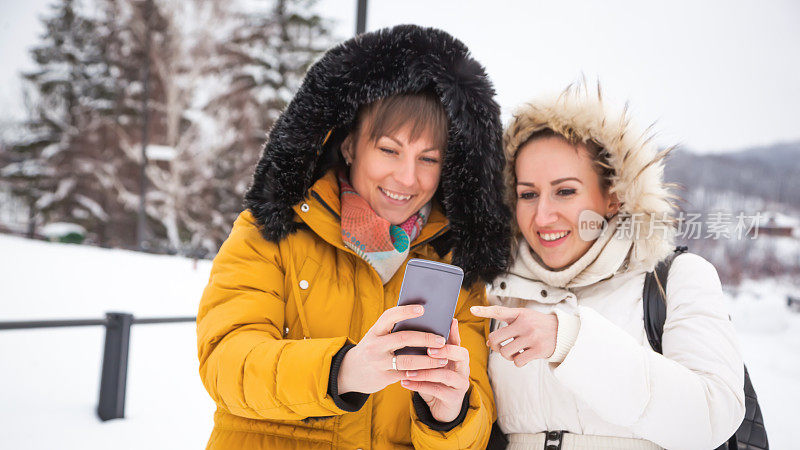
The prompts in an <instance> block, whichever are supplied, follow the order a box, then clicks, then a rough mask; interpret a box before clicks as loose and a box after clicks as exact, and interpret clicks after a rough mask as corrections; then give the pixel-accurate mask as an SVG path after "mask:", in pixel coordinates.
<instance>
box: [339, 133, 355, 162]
mask: <svg viewBox="0 0 800 450" xmlns="http://www.w3.org/2000/svg"><path fill="white" fill-rule="evenodd" d="M341 151H342V158H344V162H345V164H347V165H348V166H349V165H350V164H353V157H354V156H355V145H354V143H353V133H348V134H347V136H346V137H345V138H344V140H343V141H342V145H341Z"/></svg>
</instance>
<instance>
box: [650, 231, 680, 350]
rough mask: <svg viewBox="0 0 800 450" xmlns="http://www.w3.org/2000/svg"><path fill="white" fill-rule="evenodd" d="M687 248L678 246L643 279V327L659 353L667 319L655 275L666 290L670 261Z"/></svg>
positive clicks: (662, 295)
mask: <svg viewBox="0 0 800 450" xmlns="http://www.w3.org/2000/svg"><path fill="white" fill-rule="evenodd" d="M687 250H689V248H688V247H685V246H679V247H676V248H675V251H674V252H672V254H671V255H669V256H667V257H666V258H664V260H663V261H661V262H659V263H658V265H656V268H655V270H654V271H653V272H648V273H647V275H646V276H645V279H644V291H643V293H642V305H643V307H644V329H645V331H646V332H647V340H648V341H649V342H650V347H652V348H653V350H655V351H656V352H658V353H661V336H662V335H663V334H664V322H666V321H667V302H666V299H665V298H664V294H662V293H661V289H659V287H658V282H656V277H658V280H659V281H660V282H661V287H662V288H663V289H664V293H666V292H667V275H668V274H669V268H670V266H671V265H672V261H674V260H675V258H676V257H677V256H678V255H680V254H682V253H686V251H687Z"/></svg>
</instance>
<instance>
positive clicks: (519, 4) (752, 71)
mask: <svg viewBox="0 0 800 450" xmlns="http://www.w3.org/2000/svg"><path fill="white" fill-rule="evenodd" d="M48 3H49V2H48V1H47V0H25V1H15V0H0V5H2V6H0V62H2V64H0V111H1V112H0V115H7V114H8V113H9V112H13V111H19V110H20V109H21V106H19V105H20V100H19V94H18V91H19V84H18V81H17V80H16V72H18V70H19V68H20V67H30V66H31V63H30V60H29V58H28V56H27V51H26V49H27V48H28V47H30V46H31V45H32V44H33V43H35V42H36V39H37V34H39V33H40V32H41V27H40V25H39V24H38V21H37V19H36V17H37V15H40V14H42V13H44V12H46V10H47V6H46V5H47V4H48ZM355 6H356V0H321V1H320V2H319V4H318V8H319V10H320V12H321V13H322V14H323V15H325V16H327V17H330V18H331V19H333V20H334V21H335V22H334V24H335V32H336V34H337V35H338V36H340V37H349V36H350V35H352V34H353V31H354V28H355ZM401 23H415V24H419V25H425V26H435V27H438V28H442V29H444V30H446V31H448V32H450V33H452V34H453V35H454V36H456V37H457V38H459V39H461V40H462V41H463V42H464V43H465V44H467V46H468V47H469V48H470V49H471V50H472V53H473V55H474V56H475V58H476V59H478V60H479V61H480V62H481V63H483V64H484V66H486V68H487V70H488V72H489V75H490V77H491V78H492V80H493V82H494V84H495V87H496V89H497V93H498V102H499V103H500V105H501V107H502V108H503V114H504V119H507V118H508V116H509V115H510V113H511V111H513V109H514V108H515V106H516V105H518V104H520V103H522V102H524V101H526V100H528V99H530V98H532V97H535V96H537V95H542V94H543V93H548V92H554V91H559V90H561V89H562V88H563V87H564V86H566V85H567V84H569V83H570V82H572V81H574V80H576V79H578V78H579V77H580V76H581V74H584V75H585V76H586V78H587V79H589V80H595V79H597V78H599V79H600V80H601V82H602V84H603V87H604V89H605V91H606V93H607V97H609V98H612V99H614V100H616V101H617V102H618V103H622V102H624V101H625V100H628V101H630V104H631V109H632V112H633V116H634V119H635V121H636V122H639V123H641V124H642V125H644V126H646V125H648V124H649V123H650V122H653V121H658V123H657V125H656V129H657V130H659V131H660V137H659V139H658V142H659V143H660V144H662V145H668V144H672V143H683V144H685V146H687V147H689V148H692V149H695V150H698V151H724V150H728V149H736V148H741V147H744V146H750V145H762V144H771V143H774V142H780V141H790V140H800V112H799V111H798V108H800V56H798V55H800V2H797V1H792V0H783V1H779V0H775V1H761V2H756V1H741V0H736V1H732V0H727V1H718V0H703V1H677V0H671V1H668V2H664V1H660V2H655V1H648V2H645V1H633V0H630V1H627V0H626V1H621V0H619V1H602V2H596V1H589V0H576V1H552V0H550V1H532V0H527V1H525V0H516V1H512V0H497V1H487V0H483V1H478V0H436V1H430V0H404V1H396V0H369V8H368V17H367V29H368V30H374V29H378V28H383V27H386V26H391V25H395V24H401Z"/></svg>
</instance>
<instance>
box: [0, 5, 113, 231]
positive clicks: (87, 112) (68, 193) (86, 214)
mask: <svg viewBox="0 0 800 450" xmlns="http://www.w3.org/2000/svg"><path fill="white" fill-rule="evenodd" d="M43 22H44V25H45V33H44V35H43V36H42V40H41V43H40V45H39V46H37V47H35V48H33V49H32V50H31V55H32V57H33V59H34V61H35V63H36V64H37V66H38V67H37V69H36V70H34V71H32V72H30V73H26V74H24V79H25V80H26V82H27V83H26V84H27V89H28V94H29V98H30V104H31V108H30V120H29V122H28V124H27V126H26V129H27V130H26V131H27V132H26V133H23V134H22V136H21V138H20V139H19V140H18V141H16V142H12V143H11V144H10V148H11V153H13V154H14V156H13V158H12V159H13V160H14V161H13V163H12V164H13V165H6V166H5V167H4V168H3V169H2V175H3V177H4V178H8V179H12V178H13V179H14V180H15V185H16V186H17V192H19V189H22V190H24V191H25V194H24V195H25V196H27V197H29V198H32V197H33V196H36V197H37V200H36V201H35V202H34V203H33V204H32V208H31V214H32V218H31V227H30V229H29V232H30V233H33V225H34V224H35V223H38V222H43V221H66V222H73V223H77V224H80V225H82V226H84V227H85V228H88V229H92V228H96V226H97V224H98V223H102V222H103V221H105V220H106V219H107V215H106V213H105V211H104V210H103V208H102V207H100V204H99V203H98V199H99V198H100V197H101V196H102V193H101V192H100V191H99V190H98V189H97V188H96V184H95V183H93V181H92V179H91V178H92V177H91V174H92V166H93V161H94V160H95V159H96V158H97V156H98V155H96V154H94V150H95V147H94V146H93V145H91V142H90V140H89V139H87V136H86V133H85V131H86V130H87V129H88V128H90V127H91V123H92V122H93V120H94V119H95V118H96V117H97V116H98V115H101V114H103V109H104V108H106V107H108V106H109V104H110V103H109V99H110V96H111V95H113V94H112V93H111V91H110V90H109V88H110V85H109V84H108V82H109V80H110V78H109V77H108V75H109V73H108V70H107V66H106V65H105V62H104V61H103V58H102V36H101V35H100V33H99V32H98V27H97V23H96V22H95V21H94V19H93V18H91V17H89V16H88V15H86V14H85V13H84V10H83V5H82V4H80V3H79V2H78V1H76V0H60V1H58V2H56V3H54V4H53V5H52V6H51V11H50V14H49V16H47V17H46V18H44V19H43ZM104 75H106V76H104ZM23 186H27V187H23Z"/></svg>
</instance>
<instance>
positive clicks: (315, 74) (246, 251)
mask: <svg viewBox="0 0 800 450" xmlns="http://www.w3.org/2000/svg"><path fill="white" fill-rule="evenodd" d="M493 95H494V91H493V89H492V87H491V84H490V83H489V81H488V79H487V77H486V74H485V72H484V70H483V68H482V67H481V66H480V64H478V63H477V62H476V61H475V60H473V59H472V58H471V57H470V56H469V53H468V50H467V48H466V47H465V46H464V45H463V44H462V43H461V42H459V41H457V40H455V39H454V38H453V37H451V36H450V35H448V34H446V33H444V32H442V31H439V30H435V29H424V28H419V27H416V26H399V27H395V28H392V29H387V30H382V31H379V32H375V33H368V34H364V35H360V36H358V37H356V38H354V39H351V40H350V41H347V42H345V43H343V44H341V45H339V46H337V47H335V48H333V49H331V50H329V51H328V52H327V53H326V54H325V55H324V56H323V57H322V58H321V59H320V60H319V61H318V62H317V63H315V64H314V65H313V66H312V67H311V68H310V69H309V71H308V73H307V75H306V78H305V79H304V81H303V84H302V86H301V87H300V89H299V91H298V92H297V94H296V95H295V97H294V99H293V100H292V102H291V103H290V104H289V106H288V107H287V109H286V110H285V111H284V112H283V114H282V115H281V116H280V118H279V119H278V121H277V122H276V124H275V126H274V127H273V129H272V130H271V131H270V135H269V139H268V142H267V144H266V146H265V149H264V152H263V155H262V157H261V160H260V162H259V164H258V166H257V167H256V171H255V174H254V178H253V184H252V185H251V187H250V189H249V191H248V193H247V196H246V198H245V205H246V207H247V209H246V210H245V211H244V212H243V213H242V214H241V215H240V216H239V218H238V219H237V220H236V222H235V223H234V226H233V230H232V231H231V234H230V236H229V238H228V239H227V240H226V241H225V243H224V244H223V246H222V248H221V249H220V251H219V254H218V255H217V257H216V258H215V260H214V266H213V269H212V273H211V277H210V280H209V284H208V286H207V288H206V290H205V292H204V294H203V298H202V300H201V304H200V310H199V313H198V317H197V336H198V354H199V359H200V376H201V378H202V381H203V384H204V385H205V387H206V389H207V390H208V392H209V394H210V395H211V397H212V398H213V399H214V401H215V402H216V403H217V412H216V414H215V416H214V422H215V426H214V430H213V432H212V434H211V438H210V440H209V443H208V448H210V449H217V448H237V449H239V448H245V449H267V448H280V449H284V448H328V449H331V448H335V449H354V448H363V449H367V448H375V449H379V448H403V447H412V446H413V447H416V448H484V447H485V445H486V442H487V440H488V437H489V433H490V429H491V423H492V421H493V416H494V404H493V399H492V393H491V389H490V386H489V381H488V377H487V374H486V362H487V350H486V345H485V342H486V335H487V327H488V323H487V322H486V321H485V320H484V319H480V318H476V317H474V316H472V315H471V314H470V313H469V308H470V307H471V306H474V305H483V304H485V303H486V298H485V285H484V282H485V281H488V280H491V279H492V278H493V277H494V276H495V275H497V274H498V273H500V271H502V270H503V269H504V267H505V265H506V263H507V259H508V248H509V245H508V238H509V234H510V230H509V226H508V223H510V220H509V219H510V214H509V212H508V211H507V209H506V207H505V206H504V204H503V199H502V192H503V190H502V170H503V165H504V158H503V155H502V150H501V145H500V132H501V130H500V120H499V108H498V106H497V104H496V103H495V102H494V100H493V99H492V97H493ZM410 258H423V259H429V260H434V261H442V262H447V263H452V264H456V265H458V266H460V267H461V268H462V269H464V272H465V279H464V284H463V287H462V290H461V292H460V294H459V299H458V304H457V306H456V313H455V320H454V321H453V323H452V325H451V330H450V338H449V339H448V340H447V342H445V340H444V338H441V337H439V336H436V335H433V334H429V333H422V332H416V331H403V332H398V333H391V329H392V327H393V325H394V324H395V323H397V322H399V321H401V320H404V319H407V318H411V317H416V316H419V315H420V314H422V310H421V307H419V306H405V307H396V306H395V305H396V303H397V298H398V294H399V291H400V285H401V283H402V279H403V273H404V271H405V264H406V262H407V261H408V259H410ZM404 346H420V347H428V349H429V350H428V355H421V356H411V355H403V356H397V357H394V354H393V352H394V350H396V349H398V348H401V347H404Z"/></svg>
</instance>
